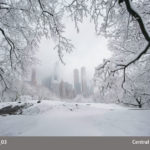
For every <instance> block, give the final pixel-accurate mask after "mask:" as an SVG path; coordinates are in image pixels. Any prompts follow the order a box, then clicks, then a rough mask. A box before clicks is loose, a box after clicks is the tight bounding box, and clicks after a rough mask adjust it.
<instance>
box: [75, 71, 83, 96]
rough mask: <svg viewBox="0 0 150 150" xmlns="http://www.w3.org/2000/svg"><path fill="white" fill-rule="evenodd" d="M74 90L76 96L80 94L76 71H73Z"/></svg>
mask: <svg viewBox="0 0 150 150" xmlns="http://www.w3.org/2000/svg"><path fill="white" fill-rule="evenodd" d="M74 89H75V93H76V94H80V93H81V86H80V82H79V71H78V69H74Z"/></svg>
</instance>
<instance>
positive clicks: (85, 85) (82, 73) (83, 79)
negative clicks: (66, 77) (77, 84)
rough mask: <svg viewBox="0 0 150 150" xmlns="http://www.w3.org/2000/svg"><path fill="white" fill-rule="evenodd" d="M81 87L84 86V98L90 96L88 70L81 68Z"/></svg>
mask: <svg viewBox="0 0 150 150" xmlns="http://www.w3.org/2000/svg"><path fill="white" fill-rule="evenodd" d="M81 85H82V94H83V96H85V97H86V96H87V95H88V89H87V81H86V69H85V67H82V68H81Z"/></svg>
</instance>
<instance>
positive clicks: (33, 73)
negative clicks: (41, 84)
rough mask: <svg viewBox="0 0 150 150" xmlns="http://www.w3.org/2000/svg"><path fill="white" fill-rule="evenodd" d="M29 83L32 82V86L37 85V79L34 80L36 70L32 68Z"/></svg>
mask: <svg viewBox="0 0 150 150" xmlns="http://www.w3.org/2000/svg"><path fill="white" fill-rule="evenodd" d="M31 83H32V85H34V86H36V85H37V81H36V71H35V69H32V74H31Z"/></svg>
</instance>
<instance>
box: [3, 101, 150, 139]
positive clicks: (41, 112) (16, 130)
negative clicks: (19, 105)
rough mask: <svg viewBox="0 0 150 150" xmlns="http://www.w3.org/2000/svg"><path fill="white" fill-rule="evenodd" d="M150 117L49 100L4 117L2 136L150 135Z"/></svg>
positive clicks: (115, 108) (109, 107)
mask: <svg viewBox="0 0 150 150" xmlns="http://www.w3.org/2000/svg"><path fill="white" fill-rule="evenodd" d="M149 116H150V110H129V109H128V108H124V107H121V106H117V105H114V104H94V103H91V104H86V103H65V102H48V101H45V102H42V103H41V104H35V105H34V106H33V107H30V108H28V109H27V110H25V111H24V115H12V116H0V136H4V135H7V136H150V119H149Z"/></svg>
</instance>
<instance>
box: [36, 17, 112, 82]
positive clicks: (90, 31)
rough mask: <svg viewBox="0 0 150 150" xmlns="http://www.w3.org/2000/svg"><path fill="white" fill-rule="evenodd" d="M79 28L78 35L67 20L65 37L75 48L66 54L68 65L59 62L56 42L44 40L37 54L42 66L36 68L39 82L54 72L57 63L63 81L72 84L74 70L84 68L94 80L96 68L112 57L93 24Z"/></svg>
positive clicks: (65, 60)
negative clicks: (55, 48) (55, 47)
mask: <svg viewBox="0 0 150 150" xmlns="http://www.w3.org/2000/svg"><path fill="white" fill-rule="evenodd" d="M79 28H80V32H79V33H77V32H76V29H75V27H74V24H73V23H72V22H71V21H69V20H67V24H66V29H65V30H66V32H65V35H66V36H67V38H69V39H71V41H72V43H73V44H74V46H75V48H74V50H73V52H72V53H70V54H66V53H65V55H64V57H63V61H64V62H65V63H66V65H63V64H61V62H60V61H59V58H58V55H57V51H55V50H54V49H53V47H54V42H53V41H52V40H50V39H45V38H43V39H42V41H41V43H40V46H39V50H38V53H37V58H38V59H39V60H40V65H37V66H36V70H37V79H38V80H42V79H43V78H45V77H47V76H49V75H50V74H51V73H52V72H53V67H54V63H55V62H56V61H59V62H60V68H59V69H60V78H61V79H62V80H64V81H68V82H70V83H72V82H73V69H75V68H77V69H79V70H80V68H81V67H82V66H84V67H86V71H87V76H88V78H90V79H92V77H93V75H94V69H95V67H96V66H97V65H99V64H100V63H102V61H103V59H104V58H109V57H110V56H111V52H110V51H108V49H107V40H106V39H105V38H103V37H101V36H97V35H96V34H95V31H94V25H93V24H91V23H89V22H88V21H86V22H84V23H82V24H80V25H79Z"/></svg>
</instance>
